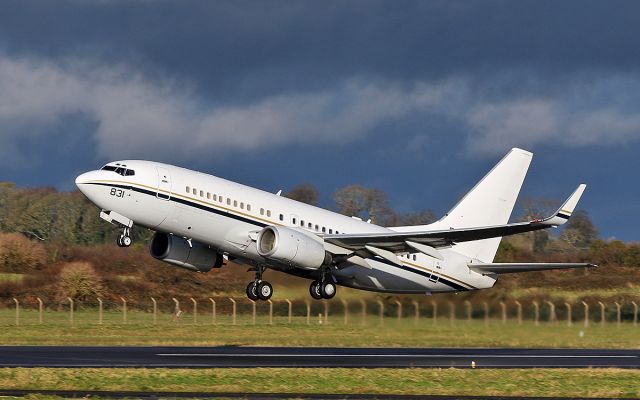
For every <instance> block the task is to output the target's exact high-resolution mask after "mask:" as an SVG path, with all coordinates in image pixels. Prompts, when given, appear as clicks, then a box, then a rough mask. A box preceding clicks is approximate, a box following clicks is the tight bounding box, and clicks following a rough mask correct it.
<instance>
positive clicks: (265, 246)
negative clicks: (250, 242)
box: [256, 226, 331, 269]
mask: <svg viewBox="0 0 640 400" xmlns="http://www.w3.org/2000/svg"><path fill="white" fill-rule="evenodd" d="M256 245H257V248H258V254H260V255H261V256H262V257H265V258H268V259H271V260H275V261H279V262H282V263H285V264H290V265H295V266H296V267H299V268H305V269H318V268H320V267H321V266H322V265H325V264H329V263H331V254H329V253H327V251H326V250H325V249H324V244H323V242H322V239H320V238H319V237H316V236H312V235H309V234H306V233H304V232H302V231H299V230H296V229H291V228H284V227H281V226H277V227H276V226H267V227H265V228H263V229H262V230H261V231H260V233H259V234H258V239H257V243H256Z"/></svg>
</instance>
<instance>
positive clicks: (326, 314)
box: [323, 300, 329, 325]
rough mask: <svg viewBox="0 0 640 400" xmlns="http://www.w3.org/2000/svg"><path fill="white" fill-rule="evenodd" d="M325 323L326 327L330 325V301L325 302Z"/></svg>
mask: <svg viewBox="0 0 640 400" xmlns="http://www.w3.org/2000/svg"><path fill="white" fill-rule="evenodd" d="M323 303H324V323H325V325H328V324H329V301H328V300H324V301H323Z"/></svg>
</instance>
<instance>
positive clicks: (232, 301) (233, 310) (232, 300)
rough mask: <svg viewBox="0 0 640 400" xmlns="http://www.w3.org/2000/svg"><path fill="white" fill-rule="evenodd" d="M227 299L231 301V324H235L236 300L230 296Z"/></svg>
mask: <svg viewBox="0 0 640 400" xmlns="http://www.w3.org/2000/svg"><path fill="white" fill-rule="evenodd" d="M229 300H230V301H231V304H232V306H231V325H235V324H236V301H235V300H234V299H232V298H231V297H229Z"/></svg>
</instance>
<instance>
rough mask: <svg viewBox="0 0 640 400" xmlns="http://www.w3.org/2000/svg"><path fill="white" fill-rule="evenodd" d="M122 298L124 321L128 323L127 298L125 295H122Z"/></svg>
mask: <svg viewBox="0 0 640 400" xmlns="http://www.w3.org/2000/svg"><path fill="white" fill-rule="evenodd" d="M120 300H122V322H123V323H125V324H126V323H127V300H125V298H124V297H122V296H121V297H120Z"/></svg>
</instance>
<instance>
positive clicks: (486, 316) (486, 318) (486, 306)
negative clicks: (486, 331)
mask: <svg viewBox="0 0 640 400" xmlns="http://www.w3.org/2000/svg"><path fill="white" fill-rule="evenodd" d="M482 306H483V307H484V326H488V325H489V304H487V302H486V301H483V302H482Z"/></svg>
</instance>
